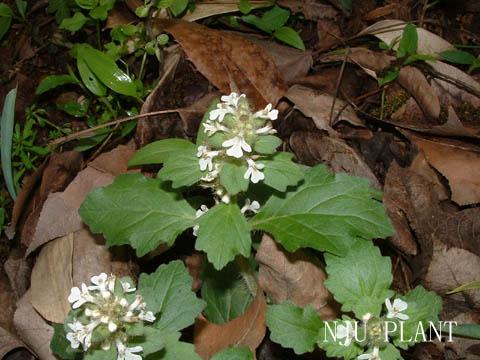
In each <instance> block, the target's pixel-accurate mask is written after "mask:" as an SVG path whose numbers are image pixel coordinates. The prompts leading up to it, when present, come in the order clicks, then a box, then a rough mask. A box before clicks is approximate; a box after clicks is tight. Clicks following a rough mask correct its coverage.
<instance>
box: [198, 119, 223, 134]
mask: <svg viewBox="0 0 480 360" xmlns="http://www.w3.org/2000/svg"><path fill="white" fill-rule="evenodd" d="M203 128H204V130H203V131H204V132H205V133H206V134H207V135H208V136H212V135H213V134H215V133H216V132H217V131H228V128H227V127H225V126H223V125H222V124H220V123H218V122H216V121H215V122H214V123H213V124H212V123H210V122H205V123H204V124H203Z"/></svg>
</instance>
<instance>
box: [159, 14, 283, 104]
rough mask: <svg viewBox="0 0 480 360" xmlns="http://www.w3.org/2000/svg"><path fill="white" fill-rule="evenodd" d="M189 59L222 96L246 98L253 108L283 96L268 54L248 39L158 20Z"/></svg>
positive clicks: (202, 27)
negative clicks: (224, 94)
mask: <svg viewBox="0 0 480 360" xmlns="http://www.w3.org/2000/svg"><path fill="white" fill-rule="evenodd" d="M157 24H158V25H159V26H160V27H161V28H163V29H165V31H167V32H169V33H170V34H172V35H173V36H174V37H175V39H176V40H177V41H178V42H179V43H180V45H181V46H182V48H183V49H184V50H185V52H186V54H187V55H188V57H189V59H190V60H191V61H192V62H193V63H194V64H195V66H196V68H197V69H198V71H200V72H201V73H202V74H203V75H204V76H205V77H206V78H207V79H209V80H210V81H211V82H212V83H213V84H214V85H215V86H216V87H217V88H218V89H219V90H220V91H221V92H222V93H227V94H229V93H230V92H232V91H237V92H240V93H244V94H246V95H247V97H248V98H249V99H251V101H252V103H253V105H254V106H255V108H262V107H264V106H265V105H266V104H267V103H272V104H273V105H274V106H275V105H276V104H277V102H278V100H280V98H281V97H282V96H283V95H284V94H285V92H286V87H285V84H284V80H283V78H282V76H281V74H280V72H279V71H278V69H277V67H276V65H275V63H274V61H273V59H272V58H271V57H270V55H269V54H268V53H267V52H266V51H265V50H263V49H262V48H260V47H259V46H257V45H255V44H252V43H251V42H249V41H248V40H246V39H244V38H242V37H239V36H236V35H233V34H230V33H225V32H223V31H218V30H213V29H209V28H207V27H205V26H203V25H200V24H196V23H190V22H186V21H167V20H158V21H157Z"/></svg>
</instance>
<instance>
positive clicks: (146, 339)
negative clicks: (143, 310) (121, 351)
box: [128, 326, 165, 356]
mask: <svg viewBox="0 0 480 360" xmlns="http://www.w3.org/2000/svg"><path fill="white" fill-rule="evenodd" d="M164 335H165V333H164V332H163V331H161V330H158V329H155V328H154V327H151V326H145V327H144V331H143V335H142V336H137V337H133V338H132V339H131V340H129V343H128V346H129V347H131V346H138V345H140V346H141V347H142V348H143V351H142V355H143V356H146V355H150V354H154V353H156V352H158V351H160V350H162V349H163V348H164V347H165V341H164V339H163V337H164Z"/></svg>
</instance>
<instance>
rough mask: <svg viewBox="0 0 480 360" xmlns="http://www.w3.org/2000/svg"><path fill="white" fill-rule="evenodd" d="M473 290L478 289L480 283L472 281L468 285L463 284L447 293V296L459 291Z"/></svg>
mask: <svg viewBox="0 0 480 360" xmlns="http://www.w3.org/2000/svg"><path fill="white" fill-rule="evenodd" d="M474 289H480V281H472V282H469V283H468V284H463V285H461V286H459V287H457V288H455V289H453V290H451V291H449V292H448V293H447V294H449V295H450V294H455V293H458V292H461V291H466V290H474Z"/></svg>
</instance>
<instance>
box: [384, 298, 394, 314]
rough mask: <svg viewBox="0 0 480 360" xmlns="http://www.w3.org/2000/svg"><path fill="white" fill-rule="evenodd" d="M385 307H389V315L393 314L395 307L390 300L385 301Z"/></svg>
mask: <svg viewBox="0 0 480 360" xmlns="http://www.w3.org/2000/svg"><path fill="white" fill-rule="evenodd" d="M385 306H386V307H387V311H388V312H389V313H391V312H393V306H392V303H391V302H390V299H385Z"/></svg>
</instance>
